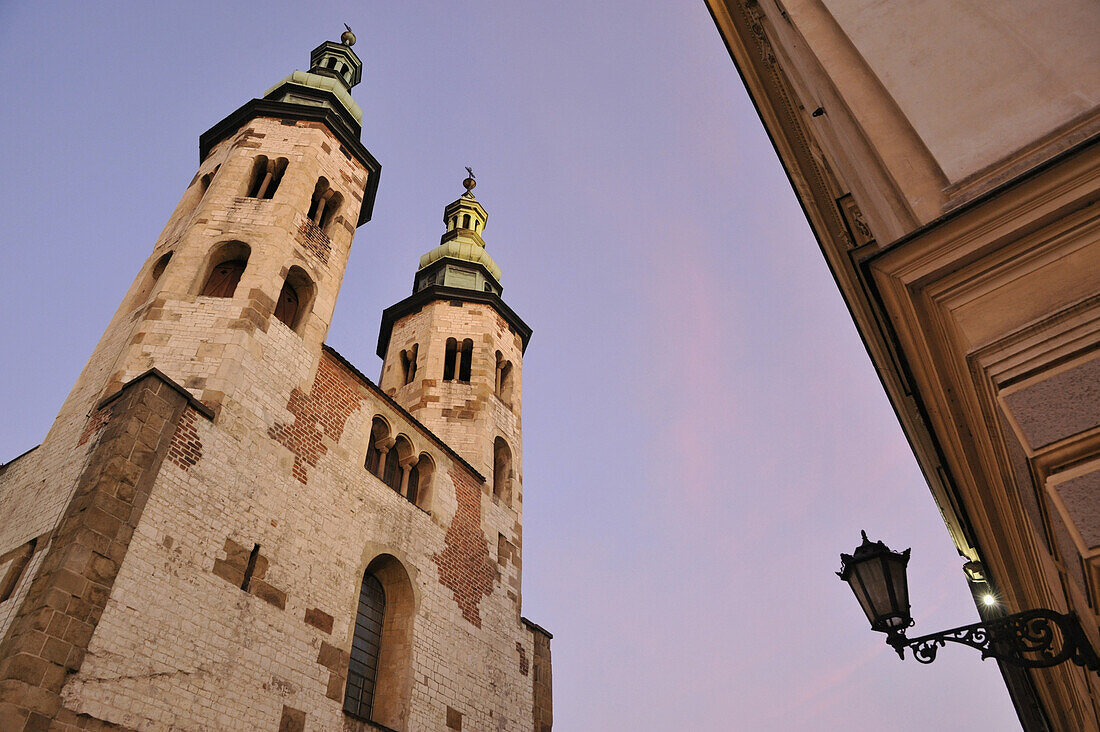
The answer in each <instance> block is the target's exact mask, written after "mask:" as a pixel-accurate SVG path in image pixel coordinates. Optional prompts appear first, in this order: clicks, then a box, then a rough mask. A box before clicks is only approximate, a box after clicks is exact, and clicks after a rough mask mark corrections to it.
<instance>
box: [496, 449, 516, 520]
mask: <svg viewBox="0 0 1100 732" xmlns="http://www.w3.org/2000/svg"><path fill="white" fill-rule="evenodd" d="M493 498H496V499H498V500H500V501H503V502H504V503H505V504H507V505H509V506H510V505H512V451H511V449H509V447H508V443H507V442H505V441H504V439H503V438H501V437H498V438H496V440H495V441H494V442H493Z"/></svg>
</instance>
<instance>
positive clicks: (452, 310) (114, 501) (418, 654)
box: [0, 31, 552, 732]
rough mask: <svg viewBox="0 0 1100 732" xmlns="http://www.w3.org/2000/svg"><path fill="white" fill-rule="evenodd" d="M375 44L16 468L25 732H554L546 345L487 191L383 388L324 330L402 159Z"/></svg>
mask: <svg viewBox="0 0 1100 732" xmlns="http://www.w3.org/2000/svg"><path fill="white" fill-rule="evenodd" d="M353 43H354V36H353V35H351V33H350V31H349V32H348V33H345V34H344V36H343V38H342V42H341V43H335V42H326V43H324V44H322V45H321V46H319V47H318V48H317V49H315V50H314V51H313V53H312V56H311V67H310V70H309V71H308V72H300V71H296V72H294V73H293V74H291V75H290V76H288V77H287V78H286V79H284V80H283V81H281V82H279V83H278V84H276V85H275V86H274V87H272V88H271V89H270V90H268V91H267V92H266V93H265V95H264V96H263V97H262V98H259V99H253V100H252V101H250V102H248V103H247V104H245V105H244V106H242V107H241V108H240V109H238V110H236V111H235V112H233V113H232V114H230V115H229V116H228V117H226V118H225V119H224V120H222V121H221V122H219V123H218V124H216V125H215V126H214V127H213V128H211V129H210V130H209V131H207V132H206V133H204V134H203V135H202V136H201V138H200V165H199V168H198V171H197V173H196V174H195V177H194V179H193V181H192V182H191V184H190V186H189V187H188V188H187V190H186V191H185V192H184V194H183V197H182V200H181V201H180V203H179V205H178V206H177V208H176V210H175V211H174V212H173V214H172V216H171V218H170V219H169V221H168V223H167V225H166V226H165V228H164V231H163V232H162V234H161V235H160V237H159V238H158V240H157V241H156V243H155V245H154V247H153V250H152V253H151V254H150V256H149V258H148V260H147V261H146V262H145V263H144V265H143V266H142V267H141V271H140V272H139V274H138V276H137V278H136V279H135V280H134V283H133V285H132V286H131V287H130V289H129V291H128V292H126V293H125V296H124V297H123V299H122V303H121V305H120V306H119V309H118V311H117V312H116V314H115V316H114V317H113V318H112V320H111V322H110V324H109V325H108V326H107V329H106V331H105V333H104V335H103V337H102V339H101V340H100V342H99V344H98V345H97V347H96V348H95V351H94V352H93V354H92V356H91V358H90V360H89V361H88V364H87V366H86V367H85V368H84V371H83V372H82V373H81V375H80V377H79V379H78V381H77V383H76V385H75V386H74V387H73V390H72V392H71V393H70V394H69V396H68V398H67V399H66V400H65V403H64V405H63V407H62V409H61V412H60V414H59V415H58V417H57V419H56V421H55V422H54V424H53V426H52V427H51V429H50V431H49V433H48V434H47V435H46V437H45V439H44V440H43V442H42V444H41V445H40V446H39V447H37V448H35V449H34V450H32V451H30V452H29V453H27V454H25V455H23V456H20V457H19V458H17V459H14V460H12V461H11V462H9V463H7V464H5V465H3V466H2V467H0V516H2V517H3V520H2V521H0V729H4V730H44V729H51V730H77V729H97V730H99V729H102V730H161V729H180V730H184V729H194V730H199V729H203V730H208V729H225V730H239V729H271V730H285V731H288V732H289V731H292V730H336V729H344V730H398V731H404V730H434V729H455V730H461V729H467V730H488V729H493V730H536V731H537V732H545V731H547V730H549V729H550V728H551V725H552V704H551V667H550V638H551V636H550V634H549V633H548V632H547V631H545V630H544V629H542V628H541V627H539V626H538V625H536V624H534V623H532V622H530V621H528V620H526V619H525V618H523V617H521V597H522V595H521V575H522V572H521V569H522V560H521V557H522V517H523V511H522V507H523V472H522V455H523V449H522V435H521V429H520V413H521V410H520V405H521V394H522V391H521V376H522V362H523V353H524V350H525V348H526V346H527V343H528V340H529V338H530V336H531V330H530V328H528V327H527V325H526V324H525V323H524V322H523V321H522V320H521V319H520V317H519V316H518V315H517V314H516V313H514V312H513V311H512V310H511V308H509V307H508V306H507V305H506V304H505V302H504V301H503V300H502V299H501V292H502V289H501V286H500V277H501V273H500V269H499V268H498V267H497V265H496V264H495V262H493V260H492V258H491V257H490V256H489V254H488V252H487V251H486V249H485V242H484V240H483V238H482V236H483V232H484V229H485V225H486V222H487V219H488V215H487V213H486V211H485V209H484V208H483V207H482V206H481V204H480V202H479V201H478V200H477V199H476V197H475V196H474V193H473V188H474V186H475V181H474V180H473V177H472V174H471V177H469V178H467V179H466V181H464V185H465V188H466V191H465V193H463V194H461V195H460V196H459V197H458V199H457V200H456V201H454V202H453V203H452V204H450V205H449V206H447V207H446V208H445V210H444V226H445V232H444V233H443V235H442V237H441V241H440V244H439V246H438V247H435V248H434V249H431V250H430V251H429V252H428V253H427V254H425V255H424V257H422V259H421V262H420V267H419V269H418V271H417V273H416V276H415V278H414V291H413V294H412V295H411V296H410V297H408V298H406V299H405V300H403V301H401V302H399V303H397V304H395V305H394V306H392V307H390V308H388V309H387V310H386V311H385V313H384V314H383V319H382V330H381V333H380V336H379V341H378V354H379V356H381V357H382V359H383V365H382V371H381V376H380V378H379V379H378V381H377V382H374V381H372V380H371V379H369V378H367V377H366V376H364V375H363V374H362V373H360V372H359V371H358V370H357V369H356V368H355V367H354V366H352V365H351V364H350V363H348V362H347V361H346V360H345V359H344V358H343V357H341V356H340V354H339V353H337V352H336V351H335V350H334V349H332V348H331V347H329V346H328V345H326V343H325V338H326V334H327V331H328V327H329V323H330V321H331V317H332V313H333V310H334V307H335V303H336V296H337V293H338V291H339V288H340V283H341V280H342V277H343V273H344V267H345V265H346V263H347V259H348V254H349V251H350V247H351V243H352V238H353V235H354V233H355V231H356V229H357V227H358V226H360V225H362V224H363V223H365V222H366V221H368V220H369V219H370V216H371V211H372V207H373V204H374V197H375V191H376V189H377V185H378V176H379V172H380V166H379V164H378V162H377V161H376V160H375V158H374V157H373V156H372V155H371V154H370V152H368V150H367V149H366V147H364V145H363V144H362V142H360V139H359V135H360V130H361V127H360V122H361V119H362V111H361V109H360V108H359V106H358V105H357V104H356V103H355V101H354V100H353V99H352V97H351V95H350V90H351V88H352V87H353V86H354V85H355V84H356V83H358V81H359V78H360V75H361V68H362V64H361V62H360V60H359V58H358V57H357V56H356V54H355V53H354V51H353V50H352V44H353Z"/></svg>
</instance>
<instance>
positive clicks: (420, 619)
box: [62, 332, 536, 730]
mask: <svg viewBox="0 0 1100 732" xmlns="http://www.w3.org/2000/svg"><path fill="white" fill-rule="evenodd" d="M286 337H288V338H289V337H296V336H294V334H292V333H289V332H288V333H287V334H286ZM265 352H266V353H274V352H276V350H275V349H265ZM262 363H263V364H265V365H267V367H268V369H269V370H268V372H267V373H266V374H265V375H264V377H263V378H264V379H265V381H264V382H263V383H265V384H266V385H267V387H268V388H267V389H266V390H263V391H257V392H256V393H255V394H252V393H251V392H249V393H250V395H251V396H252V397H254V398H255V400H256V401H259V402H262V403H253V402H252V400H251V398H250V399H249V400H242V401H239V402H238V401H234V402H232V403H230V402H227V403H226V405H224V406H223V409H222V411H221V412H220V414H219V415H218V418H217V420H216V421H215V422H213V423H211V422H209V421H206V420H203V419H191V420H190V421H186V424H185V423H184V421H181V426H180V428H179V429H177V431H176V436H175V438H174V440H173V443H172V447H171V450H170V451H169V453H168V457H167V459H166V460H165V461H164V463H163V466H162V468H161V471H160V473H159V475H158V477H157V480H156V483H155V485H154V486H153V489H152V492H151V495H150V499H149V501H148V504H147V505H146V507H145V511H144V514H143V518H142V521H141V523H140V524H139V525H138V527H137V529H136V530H135V532H134V535H133V539H132V541H131V543H130V547H129V551H128V553H127V555H126V558H125V560H124V561H123V563H122V566H121V568H120V571H119V574H118V578H117V580H116V582H115V589H114V591H113V592H112V594H111V597H110V599H109V600H108V601H107V605H106V609H105V611H104V612H103V615H102V618H101V619H100V621H99V624H98V626H97V628H96V631H95V634H94V635H93V636H92V638H91V642H90V644H89V648H88V653H87V656H86V658H85V661H84V664H83V666H82V667H81V668H80V671H79V672H78V673H77V674H76V675H75V676H74V677H73V678H72V679H71V680H70V681H69V683H68V684H67V685H66V686H65V689H64V690H63V692H62V694H63V697H64V700H65V704H66V706H68V707H69V708H71V709H73V710H74V711H76V712H77V713H81V714H85V715H88V716H90V717H93V718H97V719H102V720H107V721H109V722H111V723H114V724H119V725H124V726H126V727H130V728H134V729H162V728H168V727H172V728H179V729H252V728H255V729H264V728H269V729H275V728H278V727H279V724H280V721H281V720H284V719H286V720H291V722H292V723H293V724H294V725H297V724H299V723H300V724H301V725H303V726H301V727H292V728H298V729H301V728H304V729H340V728H343V725H344V724H345V720H348V719H350V718H348V717H346V715H344V713H343V712H342V711H341V703H342V699H343V684H344V679H345V675H346V669H347V658H348V656H347V654H348V651H349V649H350V645H351V638H352V630H353V622H354V616H355V610H356V605H357V600H358V594H359V587H360V583H361V581H362V577H363V573H364V570H365V569H366V568H367V567H368V565H371V563H372V562H373V561H376V560H377V558H378V557H379V556H386V555H388V556H391V557H393V558H395V560H396V561H397V562H399V563H400V566H401V567H403V568H404V570H405V571H407V574H408V577H409V580H410V583H411V587H412V597H413V601H412V603H411V604H412V606H413V611H412V615H411V618H410V622H411V638H412V642H411V647H410V649H409V654H408V655H409V665H408V669H409V672H408V675H409V677H410V678H409V681H410V685H409V690H408V698H407V706H406V707H405V712H404V713H403V714H404V716H403V717H402V720H401V724H400V725H394V724H392V723H389V724H388V726H394V727H395V728H396V729H409V730H420V729H444V728H446V725H447V722H448V720H451V721H452V722H454V721H455V720H456V719H461V725H462V728H463V729H505V730H508V729H531V728H532V720H533V718H534V716H533V715H534V706H533V705H534V702H533V698H534V687H533V679H532V676H531V668H530V663H531V661H530V659H532V658H534V657H535V654H536V649H535V647H534V640H533V636H532V635H531V633H530V631H529V630H528V629H527V628H525V627H523V626H522V625H521V624H520V622H519V619H518V613H517V607H516V603H515V601H514V600H512V599H511V598H509V597H508V588H507V583H506V582H504V581H502V580H501V578H502V576H503V575H502V573H501V571H500V570H499V566H500V564H499V562H500V561H501V558H500V557H499V556H497V554H498V550H499V547H498V543H497V541H496V538H497V535H499V534H501V533H503V531H505V530H507V531H511V529H512V526H511V525H510V524H509V525H508V526H504V525H501V523H500V519H499V517H498V516H497V515H496V514H494V513H493V512H492V511H490V510H488V507H489V504H490V501H489V500H487V498H486V490H485V485H484V481H483V480H482V479H481V477H480V475H478V473H477V472H475V471H474V470H472V469H471V468H470V467H469V466H468V465H466V464H465V463H464V461H462V460H461V458H459V457H458V456H457V455H456V454H455V453H453V452H451V451H449V450H448V449H447V448H446V447H444V446H443V445H442V443H440V442H439V441H438V440H437V439H435V438H434V437H433V436H432V435H431V434H430V433H428V432H427V430H425V429H424V428H423V427H422V426H419V425H417V424H416V423H414V422H413V421H411V420H409V419H408V418H407V417H406V416H405V415H404V413H403V412H402V410H400V408H399V407H396V406H395V405H394V404H393V403H391V402H390V401H389V400H387V399H386V398H385V396H383V395H382V393H381V392H380V391H379V390H378V389H377V387H374V386H373V385H371V384H370V383H369V382H368V381H366V380H365V379H364V378H362V377H361V376H360V375H358V374H356V373H355V372H354V371H353V370H352V369H350V368H349V367H348V366H347V365H346V364H345V363H344V362H343V361H342V360H341V359H339V358H338V357H337V356H335V355H334V354H332V353H331V352H329V351H325V352H323V354H322V355H321V357H320V359H319V366H318V369H317V372H316V376H315V378H314V380H313V381H312V383H311V384H310V385H309V387H308V388H307V389H305V390H300V391H298V393H297V394H296V395H295V394H293V393H292V392H294V391H295V387H294V386H291V385H290V382H291V381H293V378H292V375H291V370H289V369H282V367H281V366H280V364H281V363H282V360H281V359H280V360H276V359H273V358H265V359H263V361H262ZM277 376H278V377H280V378H278V379H277V378H276V377H277ZM273 382H279V384H278V385H279V386H282V388H272V387H273V385H274V384H273ZM280 401H281V404H280V403H279V402H280ZM376 414H378V415H381V416H383V417H385V419H387V421H389V423H390V424H391V425H393V426H394V427H395V429H396V430H398V431H399V432H400V433H401V434H403V435H405V436H406V437H407V438H408V439H409V440H410V441H412V442H413V443H414V446H415V449H417V450H418V451H424V452H427V453H428V454H430V456H431V458H432V460H433V461H434V463H435V465H436V470H435V472H434V486H433V501H432V504H431V510H430V512H429V511H425V510H423V509H421V508H419V507H417V506H415V505H413V504H411V503H410V502H409V501H408V500H406V499H405V498H404V497H402V496H401V495H400V494H398V493H397V492H395V491H394V490H393V489H391V488H389V487H388V486H386V485H384V484H383V483H382V482H381V481H380V480H379V479H378V478H377V477H375V476H374V475H372V474H371V473H369V472H368V471H367V470H366V469H365V467H364V460H365V455H366V450H367V445H368V441H369V439H370V430H371V421H372V418H373V417H374V416H375V415H376ZM261 415H262V418H263V419H265V420H266V422H265V423H264V426H265V429H262V430H258V429H256V424H255V420H256V419H257V418H260V416H261ZM296 464H297V466H298V468H299V469H298V470H296V469H295V466H296ZM257 545H258V552H257V555H258V559H259V561H258V562H257V563H256V575H254V576H256V577H257V578H258V579H259V580H260V583H259V584H253V585H252V586H251V587H250V589H249V590H248V591H244V590H242V589H241V588H240V585H239V584H238V583H237V579H238V577H239V575H238V574H237V572H239V570H240V567H241V564H242V555H243V553H245V552H247V551H249V550H251V549H252V548H253V547H256V546H257ZM504 561H505V562H507V561H508V560H507V559H505V560H504ZM226 689H232V690H233V693H232V694H227V693H225V692H226ZM291 722H288V724H290V723H291ZM353 728H354V727H353Z"/></svg>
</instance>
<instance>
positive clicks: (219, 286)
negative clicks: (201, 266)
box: [199, 242, 251, 297]
mask: <svg viewBox="0 0 1100 732" xmlns="http://www.w3.org/2000/svg"><path fill="white" fill-rule="evenodd" d="M250 251H251V250H250V249H249V247H248V245H247V244H243V243H241V242H226V243H225V244H222V245H220V246H219V247H218V248H217V249H216V250H215V252H214V255H213V256H212V258H211V261H212V262H213V263H214V264H213V266H212V267H211V268H210V272H209V274H207V276H206V281H205V283H204V284H203V286H202V290H201V291H200V292H199V294H200V295H203V296H205V297H233V294H234V293H235V292H236V291H237V284H238V283H239V282H240V281H241V275H243V274H244V271H245V268H246V267H247V266H248V256H249V253H250Z"/></svg>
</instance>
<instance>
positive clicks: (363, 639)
mask: <svg viewBox="0 0 1100 732" xmlns="http://www.w3.org/2000/svg"><path fill="white" fill-rule="evenodd" d="M385 617H386V591H385V590H384V589H383V588H382V583H381V582H379V581H378V578H377V577H375V576H374V575H373V574H370V573H369V572H368V573H367V574H366V575H364V576H363V585H362V588H361V589H360V590H359V607H358V609H357V610H356V613H355V635H354V636H353V637H352V640H351V660H350V661H349V663H348V685H347V691H346V693H345V695H344V711H345V712H347V713H348V714H352V715H354V716H356V717H360V718H362V719H370V718H371V711H372V709H373V707H374V691H375V686H376V684H377V681H378V657H379V655H380V654H381V650H382V623H383V621H384V620H385Z"/></svg>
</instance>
